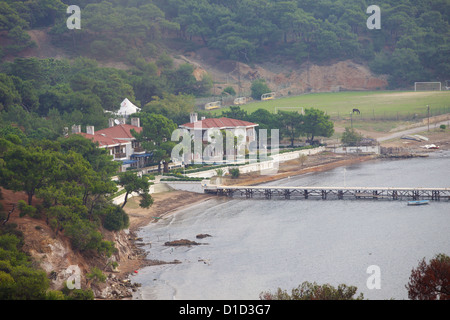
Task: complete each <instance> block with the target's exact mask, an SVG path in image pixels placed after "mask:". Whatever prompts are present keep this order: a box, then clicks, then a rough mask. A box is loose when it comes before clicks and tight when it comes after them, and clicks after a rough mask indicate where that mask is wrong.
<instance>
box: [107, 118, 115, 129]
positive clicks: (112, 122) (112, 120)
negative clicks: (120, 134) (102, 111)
mask: <svg viewBox="0 0 450 320" xmlns="http://www.w3.org/2000/svg"><path fill="white" fill-rule="evenodd" d="M108 126H109V127H110V128H111V127H114V119H113V118H109V119H108Z"/></svg>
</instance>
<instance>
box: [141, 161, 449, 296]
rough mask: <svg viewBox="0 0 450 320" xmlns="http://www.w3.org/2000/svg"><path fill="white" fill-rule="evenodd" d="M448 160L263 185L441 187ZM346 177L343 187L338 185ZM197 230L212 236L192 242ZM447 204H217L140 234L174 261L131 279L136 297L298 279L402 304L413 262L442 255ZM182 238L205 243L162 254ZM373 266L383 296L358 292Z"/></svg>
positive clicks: (229, 292)
mask: <svg viewBox="0 0 450 320" xmlns="http://www.w3.org/2000/svg"><path fill="white" fill-rule="evenodd" d="M449 159H450V154H449V153H445V152H438V153H436V154H435V155H433V157H430V158H427V159H409V160H401V161H374V162H372V163H363V164H358V165H353V166H349V167H346V168H345V170H344V168H336V169H334V170H332V171H328V172H322V173H315V174H308V175H304V176H297V177H291V178H290V179H284V180H283V181H275V182H271V183H270V185H274V184H276V185H286V186H313V185H322V186H324V185H326V186H342V185H343V183H344V182H345V183H346V185H347V186H371V187H378V186H391V187H449V186H450V181H449V177H450V168H449V165H448V164H449ZM344 179H345V181H344ZM200 233H207V234H210V235H211V237H208V238H204V239H202V240H198V239H195V236H196V235H197V234H200ZM449 235H450V203H448V202H447V201H442V202H432V203H431V204H430V205H429V206H419V207H408V206H407V205H406V203H405V202H404V201H390V200H383V201H376V200H326V201H322V200H263V199H248V200H247V199H224V198H217V199H212V200H209V201H207V202H204V203H201V204H197V205H195V206H193V207H191V208H189V209H187V210H183V211H181V212H179V213H177V214H174V215H172V216H170V217H167V218H165V219H163V220H160V221H159V222H158V223H157V224H151V225H150V226H148V227H145V228H143V229H142V230H141V231H140V235H139V236H141V237H143V238H144V242H148V243H151V247H150V246H148V248H147V249H148V251H149V253H150V255H149V258H150V259H159V260H164V261H174V260H179V261H181V263H180V264H170V265H162V266H153V267H147V268H144V269H142V270H140V272H139V274H138V275H136V276H134V277H133V281H136V282H140V283H142V288H141V292H140V294H141V295H142V298H144V299H197V300H200V299H242V300H245V299H258V297H259V293H261V292H262V291H267V290H275V289H276V288H278V287H281V288H283V289H291V288H293V287H296V286H297V285H299V284H300V283H302V282H303V281H310V282H313V281H315V282H317V283H321V284H322V283H330V284H332V285H335V286H337V285H338V284H340V283H345V284H347V285H354V286H357V287H358V292H363V293H364V296H365V297H366V298H368V299H389V298H395V299H407V292H406V289H405V285H406V284H407V283H408V279H409V275H410V272H411V269H412V268H414V267H416V266H417V264H418V262H419V260H421V259H422V258H424V257H425V258H426V259H427V260H428V259H430V258H432V257H433V256H434V255H435V254H437V253H446V254H450V236H449ZM175 239H190V240H196V241H198V242H201V243H204V245H199V246H193V247H190V248H186V247H177V248H172V247H167V246H164V242H166V241H168V240H175ZM371 265H376V266H379V267H380V270H381V289H379V290H377V289H374V290H369V289H368V288H367V286H366V282H367V279H368V278H369V276H370V275H371V274H368V273H367V268H368V267H369V266H371Z"/></svg>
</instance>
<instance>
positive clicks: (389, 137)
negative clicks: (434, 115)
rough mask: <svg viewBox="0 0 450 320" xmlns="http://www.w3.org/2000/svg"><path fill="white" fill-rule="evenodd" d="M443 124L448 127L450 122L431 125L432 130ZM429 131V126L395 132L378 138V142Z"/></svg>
mask: <svg viewBox="0 0 450 320" xmlns="http://www.w3.org/2000/svg"><path fill="white" fill-rule="evenodd" d="M441 124H445V125H448V124H450V120H445V121H441V122H437V123H430V129H433V128H435V127H439V126H440V125H441ZM427 130H428V125H425V126H420V127H416V128H412V129H407V130H403V131H399V132H394V133H392V134H390V135H387V136H385V137H381V138H378V139H377V140H378V142H382V141H386V140H390V139H395V138H401V137H402V136H404V135H409V134H414V133H418V132H423V131H427Z"/></svg>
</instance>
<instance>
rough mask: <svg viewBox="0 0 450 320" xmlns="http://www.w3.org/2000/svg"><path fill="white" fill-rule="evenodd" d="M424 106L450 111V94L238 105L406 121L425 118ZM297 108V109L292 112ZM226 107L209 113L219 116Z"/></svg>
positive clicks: (369, 94) (320, 96)
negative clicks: (355, 109) (311, 109)
mask: <svg viewBox="0 0 450 320" xmlns="http://www.w3.org/2000/svg"><path fill="white" fill-rule="evenodd" d="M427 105H429V106H430V112H431V115H438V114H443V113H449V112H450V91H434V92H432V91H429V92H411V91H365V92H336V93H314V94H305V95H301V96H295V97H285V98H278V99H275V100H268V101H258V102H251V103H248V104H246V105H243V106H241V108H242V109H244V110H246V111H247V112H248V113H252V112H254V111H255V110H257V109H259V108H263V109H267V110H268V111H270V112H276V111H277V110H287V111H289V110H290V111H294V110H299V109H300V108H301V107H303V108H311V107H313V108H317V109H320V110H323V111H325V112H326V113H327V114H329V115H330V116H331V117H332V118H333V119H335V120H336V119H347V118H350V113H351V112H352V110H353V108H357V109H359V110H360V111H361V114H360V115H357V114H354V115H353V117H354V119H356V120H358V119H359V120H394V121H402V120H403V121H407V120H411V119H412V118H413V117H414V114H418V117H426V116H427ZM295 108H298V109H295ZM228 109H229V107H226V108H222V109H219V110H213V111H211V112H212V113H213V114H220V113H221V112H222V111H224V110H228Z"/></svg>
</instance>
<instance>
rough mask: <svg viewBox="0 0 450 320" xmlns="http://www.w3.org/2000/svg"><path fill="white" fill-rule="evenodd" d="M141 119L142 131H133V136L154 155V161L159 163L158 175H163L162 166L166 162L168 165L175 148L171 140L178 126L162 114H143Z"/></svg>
mask: <svg viewBox="0 0 450 320" xmlns="http://www.w3.org/2000/svg"><path fill="white" fill-rule="evenodd" d="M139 117H140V119H141V124H142V131H141V132H140V133H137V132H135V131H134V130H132V134H133V136H134V137H135V138H136V139H137V140H138V141H140V142H141V143H142V146H143V147H144V149H146V150H148V151H151V152H152V153H153V161H155V162H158V173H161V164H162V163H163V161H164V162H165V165H166V166H167V165H168V162H169V159H170V157H171V151H172V148H173V146H175V143H173V142H171V141H170V140H171V137H172V132H173V131H174V130H175V129H176V128H177V125H176V124H175V123H174V122H173V121H172V120H170V119H168V118H166V117H165V116H163V115H161V114H153V113H150V114H149V113H142V112H141V113H140V114H139ZM165 169H167V167H166V168H165Z"/></svg>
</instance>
